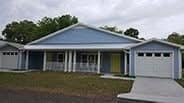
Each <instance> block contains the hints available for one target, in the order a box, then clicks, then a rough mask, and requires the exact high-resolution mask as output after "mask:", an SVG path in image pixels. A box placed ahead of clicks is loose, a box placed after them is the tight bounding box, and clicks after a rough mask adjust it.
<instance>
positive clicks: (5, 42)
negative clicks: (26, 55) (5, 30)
mask: <svg viewBox="0 0 184 103" xmlns="http://www.w3.org/2000/svg"><path fill="white" fill-rule="evenodd" d="M6 45H10V46H12V47H15V48H17V49H21V48H23V47H24V45H22V44H19V43H13V42H8V41H3V40H0V48H2V47H4V46H6Z"/></svg>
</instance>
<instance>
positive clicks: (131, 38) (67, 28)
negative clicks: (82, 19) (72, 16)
mask: <svg viewBox="0 0 184 103" xmlns="http://www.w3.org/2000/svg"><path fill="white" fill-rule="evenodd" d="M76 26H84V27H87V28H91V29H94V30H97V31H100V32H104V33H107V34H110V35H113V36H117V37H120V38H127V39H130V40H134V41H136V42H140V41H142V40H139V39H136V38H133V37H129V36H126V35H121V34H118V33H114V32H111V31H108V30H104V29H101V28H96V27H93V26H89V25H86V24H83V23H76V24H74V25H71V26H69V27H66V28H64V29H62V30H58V31H56V32H54V33H51V34H49V35H47V36H44V37H42V38H40V39H37V40H35V41H32V42H30V43H28V44H27V45H30V44H34V43H38V42H40V41H43V40H45V39H47V38H50V37H53V36H55V35H58V34H60V33H62V32H64V31H67V30H69V29H72V28H74V27H76Z"/></svg>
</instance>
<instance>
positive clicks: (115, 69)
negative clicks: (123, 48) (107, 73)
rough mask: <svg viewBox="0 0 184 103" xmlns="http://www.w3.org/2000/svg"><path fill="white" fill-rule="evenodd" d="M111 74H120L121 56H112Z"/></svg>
mask: <svg viewBox="0 0 184 103" xmlns="http://www.w3.org/2000/svg"><path fill="white" fill-rule="evenodd" d="M111 72H112V73H120V54H112V55H111Z"/></svg>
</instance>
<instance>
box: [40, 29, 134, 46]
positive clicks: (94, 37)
mask: <svg viewBox="0 0 184 103" xmlns="http://www.w3.org/2000/svg"><path fill="white" fill-rule="evenodd" d="M120 35H123V34H120ZM132 42H133V43H135V42H137V41H134V40H132V39H128V38H124V37H120V36H116V35H112V34H110V33H106V32H102V31H98V30H95V29H92V28H87V27H84V28H76V27H75V28H72V29H69V30H67V31H64V32H61V33H58V34H57V35H55V36H52V37H50V38H47V39H45V40H42V41H40V42H38V43H36V44H42V45H43V44H50V45H52V44H53V45H54V44H84V43H94V44H95V43H132Z"/></svg>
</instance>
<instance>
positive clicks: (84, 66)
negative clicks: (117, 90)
mask: <svg viewBox="0 0 184 103" xmlns="http://www.w3.org/2000/svg"><path fill="white" fill-rule="evenodd" d="M76 71H77V72H97V64H95V63H76Z"/></svg>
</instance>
